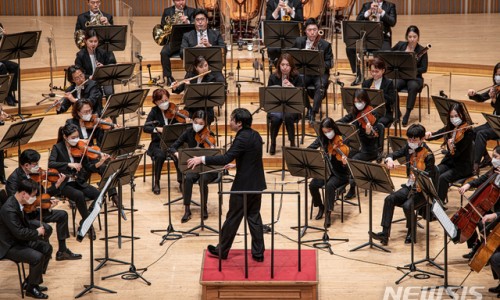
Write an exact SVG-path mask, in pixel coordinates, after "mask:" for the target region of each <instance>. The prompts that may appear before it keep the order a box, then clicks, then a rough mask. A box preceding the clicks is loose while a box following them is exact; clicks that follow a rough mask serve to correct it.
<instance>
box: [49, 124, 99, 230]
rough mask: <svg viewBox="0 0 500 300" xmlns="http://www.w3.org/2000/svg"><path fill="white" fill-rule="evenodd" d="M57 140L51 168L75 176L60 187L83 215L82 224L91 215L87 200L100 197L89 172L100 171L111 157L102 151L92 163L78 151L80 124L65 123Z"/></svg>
mask: <svg viewBox="0 0 500 300" xmlns="http://www.w3.org/2000/svg"><path fill="white" fill-rule="evenodd" d="M57 141H58V142H57V144H55V145H54V146H53V147H52V151H51V152H50V157H49V168H54V169H57V170H58V171H59V173H64V174H73V176H69V178H68V180H67V181H66V182H65V183H64V184H63V185H62V186H61V188H60V189H61V195H63V196H65V197H66V198H68V199H70V200H73V201H74V202H75V204H76V208H77V210H78V212H79V213H80V216H81V217H82V220H81V221H80V224H81V223H82V222H83V221H84V220H85V219H86V218H87V217H88V215H89V211H88V209H87V205H86V203H85V201H86V200H89V201H93V200H96V199H97V197H99V190H98V189H96V188H95V187H94V186H92V185H90V184H89V183H88V182H87V178H88V177H87V176H88V175H87V174H88V173H89V172H90V173H92V172H94V173H98V169H99V168H100V167H101V166H102V165H103V164H104V163H105V161H106V160H107V159H108V158H109V155H107V154H105V153H102V155H101V158H100V159H99V161H97V162H95V163H91V162H90V159H88V158H87V157H81V155H82V151H80V153H78V151H76V150H78V149H77V145H78V142H79V141H80V135H79V131H78V126H77V125H74V124H66V125H64V127H62V129H61V132H60V134H59V137H58V139H57ZM73 154H74V155H75V157H74V156H73ZM79 155H80V157H78V156H79ZM91 232H94V230H90V231H89V234H90V233H91ZM91 237H92V238H95V237H94V236H91Z"/></svg>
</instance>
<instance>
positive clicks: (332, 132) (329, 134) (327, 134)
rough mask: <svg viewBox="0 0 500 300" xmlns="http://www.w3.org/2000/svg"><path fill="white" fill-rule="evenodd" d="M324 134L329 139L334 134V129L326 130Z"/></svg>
mask: <svg viewBox="0 0 500 300" xmlns="http://www.w3.org/2000/svg"><path fill="white" fill-rule="evenodd" d="M325 136H326V137H327V138H328V139H329V140H331V139H333V137H334V136H335V131H333V130H332V131H330V132H327V133H325Z"/></svg>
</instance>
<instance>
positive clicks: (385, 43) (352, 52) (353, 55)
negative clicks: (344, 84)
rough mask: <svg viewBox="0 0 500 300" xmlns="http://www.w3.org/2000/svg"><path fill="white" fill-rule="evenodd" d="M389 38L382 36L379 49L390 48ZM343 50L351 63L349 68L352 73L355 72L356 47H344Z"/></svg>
mask: <svg viewBox="0 0 500 300" xmlns="http://www.w3.org/2000/svg"><path fill="white" fill-rule="evenodd" d="M391 44H392V43H391V38H388V37H384V41H383V42H382V48H381V50H391ZM345 52H346V54H347V58H348V59H349V64H350V65H351V70H352V72H353V73H356V63H357V61H356V49H349V48H346V49H345Z"/></svg>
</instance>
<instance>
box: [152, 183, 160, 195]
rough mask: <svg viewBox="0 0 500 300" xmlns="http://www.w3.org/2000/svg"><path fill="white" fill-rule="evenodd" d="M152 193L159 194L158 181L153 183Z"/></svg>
mask: <svg viewBox="0 0 500 300" xmlns="http://www.w3.org/2000/svg"><path fill="white" fill-rule="evenodd" d="M153 193H154V194H155V195H159V194H160V184H159V183H158V182H155V185H154V186H153Z"/></svg>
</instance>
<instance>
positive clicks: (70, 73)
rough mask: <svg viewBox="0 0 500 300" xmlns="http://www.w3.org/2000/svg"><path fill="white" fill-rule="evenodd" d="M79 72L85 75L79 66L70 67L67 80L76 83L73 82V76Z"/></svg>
mask: <svg viewBox="0 0 500 300" xmlns="http://www.w3.org/2000/svg"><path fill="white" fill-rule="evenodd" d="M78 70H80V71H81V72H82V73H84V74H85V72H83V70H82V68H81V67H80V66H79V65H72V66H69V68H68V71H67V73H66V79H67V80H68V81H69V82H71V83H75V82H74V81H73V74H74V73H75V72H76V71H78Z"/></svg>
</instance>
